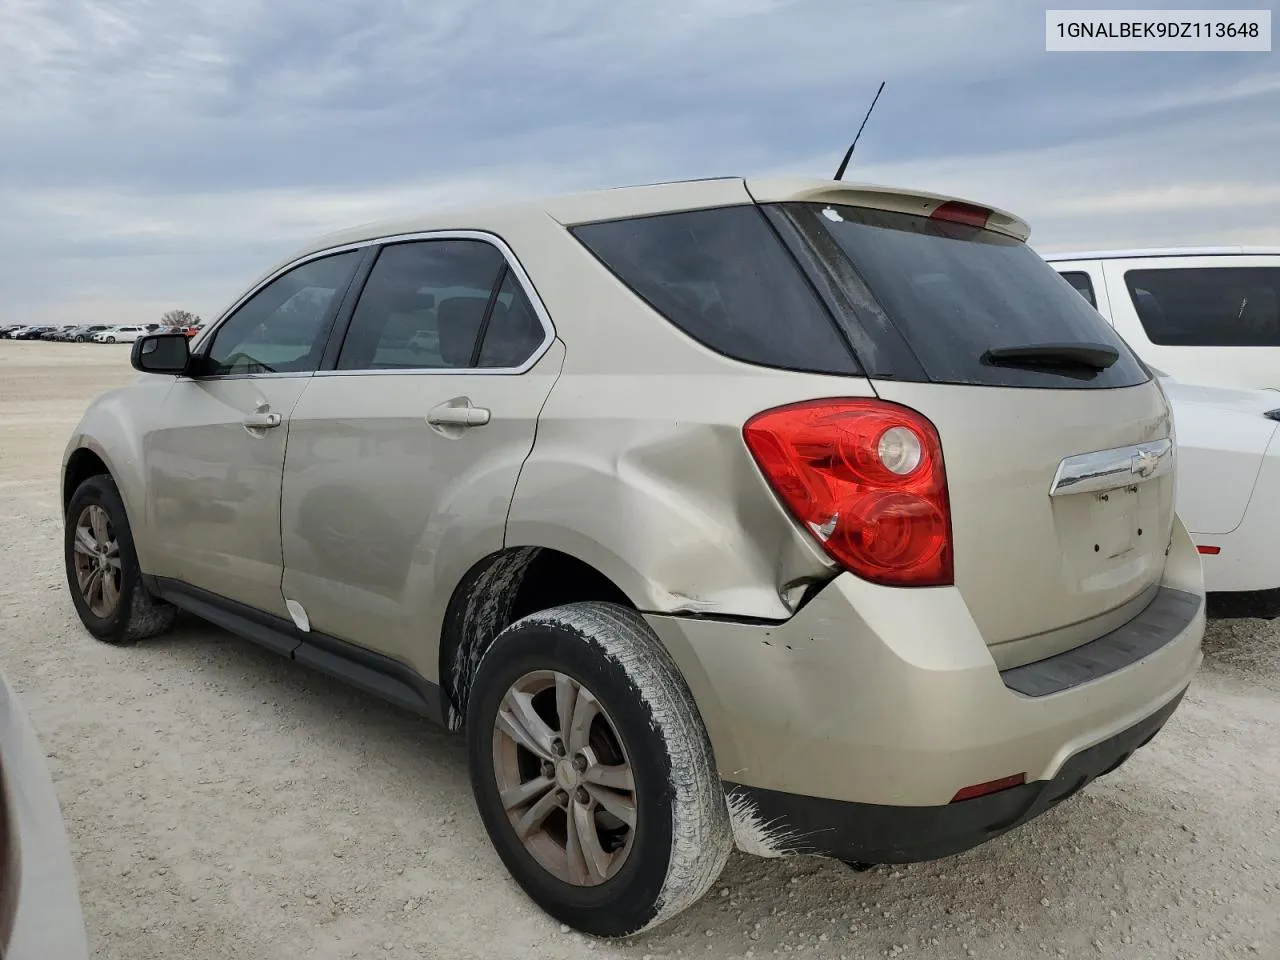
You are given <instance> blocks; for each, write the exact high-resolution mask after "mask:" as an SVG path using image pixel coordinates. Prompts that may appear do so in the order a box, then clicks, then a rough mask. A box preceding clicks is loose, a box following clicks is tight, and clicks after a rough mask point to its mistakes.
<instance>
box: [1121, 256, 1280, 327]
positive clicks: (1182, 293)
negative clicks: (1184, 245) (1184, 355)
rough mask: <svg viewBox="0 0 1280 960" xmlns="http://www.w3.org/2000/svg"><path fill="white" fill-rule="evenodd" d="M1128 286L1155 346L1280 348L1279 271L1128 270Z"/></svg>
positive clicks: (1231, 269) (1199, 268)
mask: <svg viewBox="0 0 1280 960" xmlns="http://www.w3.org/2000/svg"><path fill="white" fill-rule="evenodd" d="M1124 282H1125V286H1127V287H1128V288H1129V296H1130V297H1132V298H1133V305H1134V308H1135V309H1136V310H1137V311H1138V319H1139V320H1141V321H1142V327H1143V329H1144V330H1146V332H1147V338H1148V339H1149V340H1150V341H1151V342H1152V343H1158V344H1161V345H1165V346H1180V347H1186V346H1196V347H1277V346H1280V297H1278V296H1277V294H1280V267H1191V268H1178V269H1170V270H1128V271H1126V272H1125V275H1124Z"/></svg>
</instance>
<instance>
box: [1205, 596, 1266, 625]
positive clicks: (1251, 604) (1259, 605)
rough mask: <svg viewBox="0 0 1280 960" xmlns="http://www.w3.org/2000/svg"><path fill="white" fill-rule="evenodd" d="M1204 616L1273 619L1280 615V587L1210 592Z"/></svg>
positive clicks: (1231, 618) (1217, 618) (1236, 618)
mask: <svg viewBox="0 0 1280 960" xmlns="http://www.w3.org/2000/svg"><path fill="white" fill-rule="evenodd" d="M1205 616H1207V617H1209V618H1210V619H1213V620H1238V619H1239V620H1243V619H1247V618H1255V617H1256V618H1257V619H1259V620H1275V619H1276V618H1278V617H1280V588H1277V589H1273V590H1232V591H1230V592H1227V593H1211V594H1209V596H1208V603H1207V604H1206V606H1205Z"/></svg>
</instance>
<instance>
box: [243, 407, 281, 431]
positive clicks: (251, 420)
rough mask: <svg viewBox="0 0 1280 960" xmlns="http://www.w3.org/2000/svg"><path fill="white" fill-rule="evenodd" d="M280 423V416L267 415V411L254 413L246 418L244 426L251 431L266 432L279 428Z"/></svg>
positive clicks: (276, 414)
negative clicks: (272, 428)
mask: <svg viewBox="0 0 1280 960" xmlns="http://www.w3.org/2000/svg"><path fill="white" fill-rule="evenodd" d="M280 423H281V417H280V414H278V413H267V412H266V411H265V410H257V411H254V412H253V413H251V414H249V415H248V416H247V417H245V418H244V425H245V426H246V427H248V428H249V429H250V430H265V429H267V428H268V427H278V426H280Z"/></svg>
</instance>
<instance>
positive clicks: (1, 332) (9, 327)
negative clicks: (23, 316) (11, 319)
mask: <svg viewBox="0 0 1280 960" xmlns="http://www.w3.org/2000/svg"><path fill="white" fill-rule="evenodd" d="M23 326H24V325H23V324H21V323H7V324H5V325H4V326H2V327H0V340H8V339H9V335H10V334H12V333H16V332H17V331H19V330H21V329H22V328H23Z"/></svg>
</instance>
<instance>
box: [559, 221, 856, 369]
mask: <svg viewBox="0 0 1280 960" xmlns="http://www.w3.org/2000/svg"><path fill="white" fill-rule="evenodd" d="M572 233H573V235H574V236H575V237H577V238H578V240H579V241H581V242H582V244H583V245H585V246H586V247H587V249H588V250H590V251H591V252H592V253H593V254H595V256H596V257H597V258H599V259H600V261H601V262H602V263H604V265H605V266H606V267H608V268H609V269H610V270H611V271H612V272H613V273H614V274H615V275H616V276H617V277H618V278H619V279H620V280H621V281H622V282H623V283H625V284H626V285H627V286H628V287H630V288H631V289H632V291H634V292H635V293H636V294H638V295H639V296H640V297H642V298H643V299H644V300H646V301H647V302H648V304H649V305H650V306H651V307H653V309H654V310H656V311H657V312H658V313H660V314H662V315H663V316H664V317H666V318H667V319H668V320H669V321H671V322H672V323H673V324H675V325H676V326H677V327H679V328H680V329H681V330H683V331H684V332H685V333H686V334H688V335H689V336H691V337H693V338H694V339H695V340H697V341H699V342H700V343H702V344H704V345H706V346H707V347H710V348H711V349H712V350H715V351H717V352H718V353H721V354H724V355H725V356H729V357H733V358H734V359H737V360H743V361H746V362H747V363H753V364H758V365H761V366H768V367H781V368H784V369H788V370H804V371H812V372H815V373H837V374H852V373H858V372H859V369H858V365H857V363H855V361H854V358H853V353H852V351H851V350H850V349H849V346H848V343H847V342H846V341H845V340H844V339H843V338H842V337H841V335H840V332H839V331H838V329H837V328H836V325H835V323H834V322H833V320H832V318H831V314H829V313H828V312H827V309H826V307H824V306H823V304H822V301H821V300H820V299H819V298H818V295H817V293H816V292H815V291H814V289H813V287H812V286H811V285H810V283H809V282H808V281H807V280H806V279H805V276H804V274H803V273H801V272H800V270H799V269H798V268H797V266H796V263H795V260H794V259H793V258H792V256H791V254H789V253H788V252H787V249H786V247H784V246H783V245H782V242H781V241H780V240H779V239H778V237H777V235H776V234H775V233H774V231H773V228H772V227H770V226H769V223H768V221H767V220H766V219H765V217H764V214H763V213H762V212H761V210H760V208H759V207H756V206H754V205H745V206H734V207H720V208H716V209H712V210H692V211H689V212H685V213H669V214H662V215H660V216H653V217H638V218H630V219H626V220H609V221H604V222H600V223H590V224H584V225H582V226H578V227H574V228H573V230H572Z"/></svg>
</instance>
